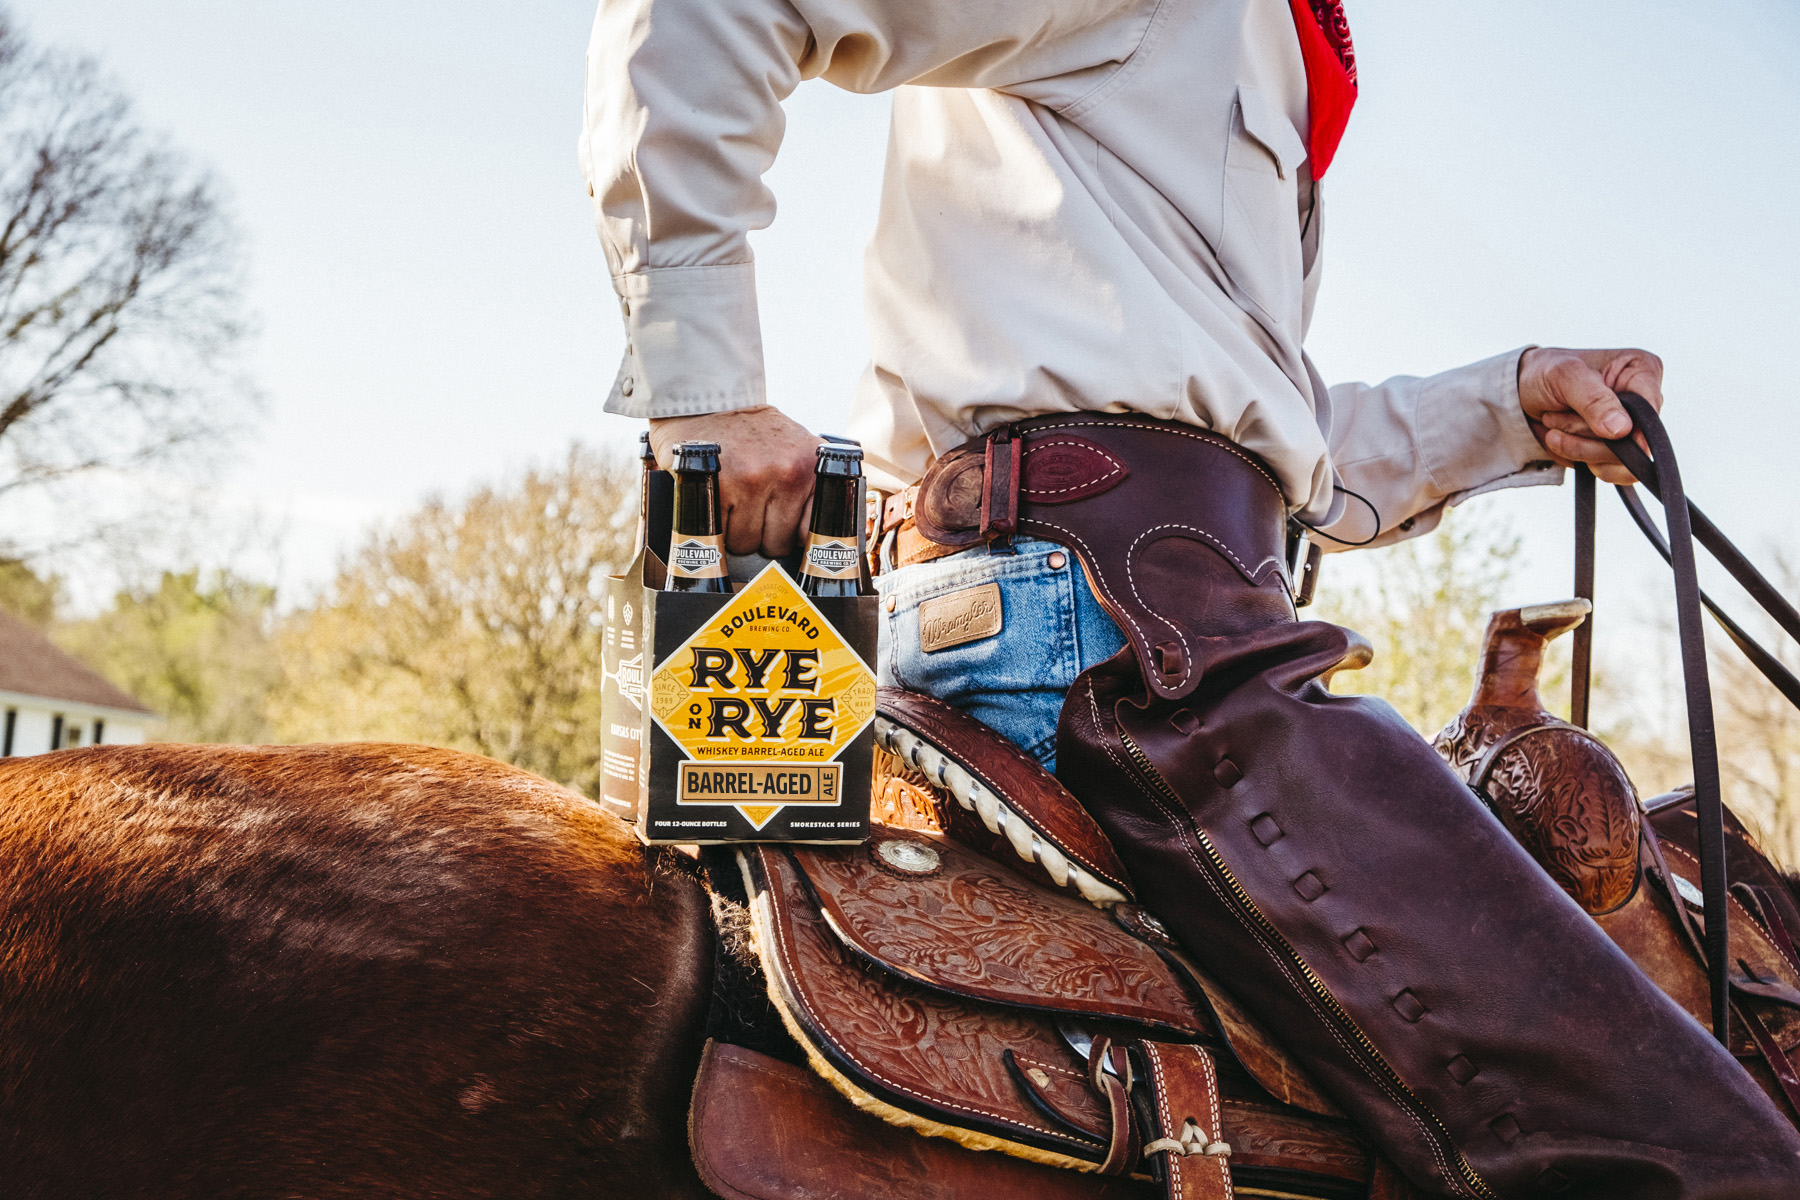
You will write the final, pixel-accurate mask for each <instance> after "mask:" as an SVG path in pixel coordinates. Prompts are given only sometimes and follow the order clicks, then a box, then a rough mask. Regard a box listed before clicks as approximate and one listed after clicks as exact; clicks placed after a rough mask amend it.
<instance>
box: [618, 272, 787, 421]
mask: <svg viewBox="0 0 1800 1200" xmlns="http://www.w3.org/2000/svg"><path fill="white" fill-rule="evenodd" d="M613 288H614V290H615V291H617V292H618V293H619V306H620V309H621V311H622V312H623V313H624V314H625V359H624V361H623V362H622V363H620V365H619V377H618V379H617V380H615V381H614V383H613V389H612V395H610V396H609V397H607V401H606V411H607V412H609V413H616V414H618V415H619V416H623V417H638V418H646V417H648V418H656V417H686V416H693V415H695V414H697V413H711V412H725V411H727V410H730V409H734V408H750V407H753V406H755V405H758V404H763V403H766V400H765V396H766V391H765V387H764V383H763V354H762V326H761V324H760V322H759V321H758V319H757V310H756V265H755V264H754V263H749V262H743V263H728V264H725V265H723V266H704V267H652V268H649V269H646V270H643V271H634V272H632V273H630V274H626V275H617V276H614V277H613Z"/></svg>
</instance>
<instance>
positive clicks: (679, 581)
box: [663, 442, 731, 592]
mask: <svg viewBox="0 0 1800 1200" xmlns="http://www.w3.org/2000/svg"><path fill="white" fill-rule="evenodd" d="M674 470H675V528H674V533H673V534H672V535H671V536H670V538H669V574H668V578H667V580H666V581H665V582H664V583H663V591H665V592H729V591H731V581H730V580H729V579H727V578H726V570H725V533H724V529H723V527H722V526H723V521H722V519H721V516H720V513H719V446H718V443H716V442H682V443H680V444H679V445H677V446H676V447H675V468H674Z"/></svg>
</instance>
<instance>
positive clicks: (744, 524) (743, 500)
mask: <svg viewBox="0 0 1800 1200" xmlns="http://www.w3.org/2000/svg"><path fill="white" fill-rule="evenodd" d="M687 441H706V442H716V443H718V444H719V445H721V446H726V447H729V448H730V452H729V453H727V454H725V455H723V456H722V457H721V461H720V470H719V504H720V509H721V515H722V517H723V520H724V524H725V548H726V549H727V550H729V551H730V552H731V553H733V554H758V553H760V554H762V555H763V556H764V557H767V558H776V557H779V556H780V555H783V554H787V553H789V552H790V551H792V550H793V549H794V548H795V547H796V546H798V545H799V544H800V543H801V541H802V540H803V539H804V538H805V536H806V523H807V520H808V518H809V516H810V513H809V511H808V506H809V505H810V503H811V501H812V491H813V470H814V467H815V465H816V463H817V461H818V460H817V456H816V449H817V447H818V445H819V441H820V439H819V437H818V435H817V434H813V433H809V432H807V430H806V429H805V428H804V427H803V426H801V425H800V424H799V423H798V422H796V421H794V420H793V419H792V418H790V417H788V416H787V415H786V414H784V413H782V412H781V410H779V409H777V408H773V407H771V406H769V405H766V404H763V405H758V406H757V407H755V408H740V409H734V410H733V411H731V412H722V413H704V414H701V415H698V416H692V417H666V418H663V419H662V420H655V421H651V422H650V444H651V447H652V448H653V449H654V450H655V451H656V458H657V461H658V462H660V463H661V464H662V465H663V466H664V467H665V468H668V467H670V466H672V465H673V463H674V451H675V445H676V443H678V442H687Z"/></svg>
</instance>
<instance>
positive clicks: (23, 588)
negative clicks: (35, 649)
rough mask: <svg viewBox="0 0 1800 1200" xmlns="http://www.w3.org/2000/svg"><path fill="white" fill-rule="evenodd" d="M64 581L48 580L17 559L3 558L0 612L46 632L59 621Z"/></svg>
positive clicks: (0, 560)
mask: <svg viewBox="0 0 1800 1200" xmlns="http://www.w3.org/2000/svg"><path fill="white" fill-rule="evenodd" d="M61 599H62V580H60V579H58V578H57V577H56V576H54V575H52V576H50V577H49V578H45V577H43V576H41V575H39V574H38V573H37V572H35V571H33V570H32V569H31V568H30V567H29V566H28V565H26V564H25V563H23V562H21V561H20V560H19V559H16V558H0V609H4V610H5V611H7V612H9V613H11V614H12V615H13V616H15V617H20V618H22V619H24V620H26V621H29V622H31V623H32V624H33V625H36V626H37V627H38V628H39V629H47V628H49V626H50V622H51V621H53V620H55V619H56V607H57V604H58V602H59V601H60V600H61Z"/></svg>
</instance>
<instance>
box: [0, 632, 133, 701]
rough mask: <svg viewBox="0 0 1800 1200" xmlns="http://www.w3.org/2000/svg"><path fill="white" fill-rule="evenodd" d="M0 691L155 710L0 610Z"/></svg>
mask: <svg viewBox="0 0 1800 1200" xmlns="http://www.w3.org/2000/svg"><path fill="white" fill-rule="evenodd" d="M0 692H18V693H20V694H22V695H26V696H42V697H44V698H45V699H46V700H62V701H66V702H68V703H71V704H91V705H94V706H95V707H98V708H118V709H124V710H126V711H127V712H140V713H144V714H146V715H149V716H154V715H155V714H154V713H153V712H151V710H150V709H149V708H147V707H146V706H145V705H144V703H143V702H142V701H140V700H138V699H136V698H135V697H133V696H132V695H131V694H130V693H129V692H126V691H124V690H122V689H120V688H117V687H114V686H113V685H112V684H110V683H108V682H107V681H106V680H105V679H104V678H103V677H102V676H101V675H100V674H99V672H97V671H95V670H94V669H93V668H92V667H90V666H88V665H87V664H86V663H84V662H82V661H81V660H80V659H78V658H76V657H75V656H74V655H72V654H70V653H68V652H67V651H65V650H61V649H59V648H57V647H56V646H55V645H54V644H52V643H51V641H50V639H49V638H47V637H45V636H44V635H43V634H42V633H39V632H38V631H37V630H36V629H34V628H33V627H32V626H31V625H29V624H27V623H26V622H24V621H21V620H20V619H19V618H18V617H15V616H13V615H12V614H11V613H9V612H5V611H0Z"/></svg>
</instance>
